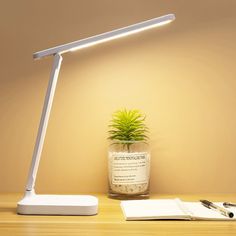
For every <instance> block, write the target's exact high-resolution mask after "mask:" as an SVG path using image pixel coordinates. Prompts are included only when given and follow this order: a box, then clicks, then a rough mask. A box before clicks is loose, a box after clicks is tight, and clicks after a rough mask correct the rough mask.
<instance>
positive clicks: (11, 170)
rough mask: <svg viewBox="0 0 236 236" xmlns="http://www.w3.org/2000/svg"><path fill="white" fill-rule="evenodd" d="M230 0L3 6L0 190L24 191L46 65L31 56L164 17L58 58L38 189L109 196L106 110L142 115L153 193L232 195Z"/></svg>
mask: <svg viewBox="0 0 236 236" xmlns="http://www.w3.org/2000/svg"><path fill="white" fill-rule="evenodd" d="M235 9H236V1H234V0H218V1H215V0H204V1H203V0H202V1H195V0H189V1H184V0H175V1H164V0H163V1H161V0H149V1H147V0H128V1H127V0H119V1H111V0H100V1H94V0H80V1H79V0H76V1H72V0H70V1H62V0H61V1H59V0H51V1H30V0H22V1H13V0H8V1H1V8H0V18H1V20H0V29H1V31H0V33H1V57H0V65H1V70H0V80H1V81H0V94H1V96H0V112H1V113H0V114H1V115H0V131H1V133H0V134H1V135H0V191H1V192H6V191H7V192H23V191H24V188H25V184H26V179H27V175H28V169H29V166H30V162H31V156H32V153H33V148H34V142H35V138H36V134H37V129H38V123H39V119H40V115H41V110H42V106H43V100H44V95H45V91H46V87H47V83H48V79H49V74H50V70H51V65H52V58H47V59H44V60H38V61H34V60H33V59H32V54H33V52H36V51H39V50H43V49H46V48H49V47H53V46H56V45H60V44H63V43H67V42H71V41H75V40H78V39H82V38H85V37H89V36H93V35H96V34H99V33H102V32H106V31H109V30H113V29H116V28H119V27H124V26H127V25H129V24H133V23H136V22H139V21H143V20H147V19H150V18H153V17H157V16H160V15H164V14H167V13H175V14H176V18H177V19H176V21H175V22H174V23H172V24H171V25H168V26H166V27H163V28H159V29H156V30H151V31H149V32H145V33H142V34H139V35H136V36H132V37H128V38H123V39H120V40H117V41H111V42H109V43H105V44H101V45H97V46H96V47H91V48H87V49H85V50H81V51H78V52H75V53H68V54H66V55H64V61H63V65H62V69H61V73H60V77H59V82H58V86H57V91H56V95H55V102H54V105H53V109H52V113H51V118H50V122H49V126H48V132H47V136H46V141H45V147H44V150H43V155H42V159H41V164H40V167H39V172H38V178H37V183H36V190H37V191H38V192H41V193H91V192H106V191H107V159H106V158H107V147H108V141H107V125H108V122H109V120H110V118H111V114H112V112H114V111H115V110H117V109H120V108H124V107H126V108H137V109H140V110H142V111H143V113H145V114H146V115H147V124H148V126H149V128H150V146H151V149H152V165H151V191H152V192H155V193H235V192H236V184H235V181H236V171H235V166H236V145H235V140H236V123H235V121H236V109H235V107H236V92H235V91H236V66H235V61H236V43H235V42H236V11H235Z"/></svg>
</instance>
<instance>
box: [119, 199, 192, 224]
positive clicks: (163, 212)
mask: <svg viewBox="0 0 236 236" xmlns="http://www.w3.org/2000/svg"><path fill="white" fill-rule="evenodd" d="M121 208H122V210H123V213H124V216H125V218H126V220H149V219H185V220H186V219H190V216H189V215H188V214H186V213H185V212H184V211H183V210H182V209H181V208H180V207H179V204H178V202H177V201H176V200H175V199H158V200H128V201H121Z"/></svg>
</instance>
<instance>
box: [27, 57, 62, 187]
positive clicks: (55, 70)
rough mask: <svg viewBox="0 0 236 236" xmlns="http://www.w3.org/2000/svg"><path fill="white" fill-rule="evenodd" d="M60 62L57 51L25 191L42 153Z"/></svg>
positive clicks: (34, 174)
mask: <svg viewBox="0 0 236 236" xmlns="http://www.w3.org/2000/svg"><path fill="white" fill-rule="evenodd" d="M61 62H62V56H61V55H60V54H59V53H57V54H55V55H54V61H53V66H52V71H51V74H50V79H49V82H48V88H47V92H46V96H45V99H44V105H43V111H42V115H41V120H40V124H39V128H38V134H37V138H36V143H35V146H34V152H33V156H32V161H31V167H30V170H29V175H28V180H27V186H26V191H34V185H35V181H36V177H37V172H38V166H39V162H40V158H41V154H42V149H43V144H44V139H45V136H46V130H47V125H48V121H49V116H50V112H51V108H52V103H53V98H54V94H55V90H56V85H57V79H58V75H59V71H60V67H61Z"/></svg>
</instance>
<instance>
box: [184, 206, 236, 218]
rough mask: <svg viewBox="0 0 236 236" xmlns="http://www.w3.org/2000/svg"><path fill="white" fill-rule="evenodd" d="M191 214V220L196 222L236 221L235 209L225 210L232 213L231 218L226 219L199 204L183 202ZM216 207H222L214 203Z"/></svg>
mask: <svg viewBox="0 0 236 236" xmlns="http://www.w3.org/2000/svg"><path fill="white" fill-rule="evenodd" d="M183 204H184V205H185V206H186V208H188V210H189V211H190V212H191V216H192V219H196V220H236V209H235V208H233V207H231V208H227V210H229V211H231V212H233V213H234V217H233V218H229V217H226V216H224V215H222V214H221V213H220V212H218V211H215V210H213V209H209V208H207V207H204V206H203V205H202V204H201V203H200V202H183ZM215 204H216V205H218V206H220V207H223V203H222V202H215Z"/></svg>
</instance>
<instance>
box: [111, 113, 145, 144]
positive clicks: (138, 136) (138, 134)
mask: <svg viewBox="0 0 236 236" xmlns="http://www.w3.org/2000/svg"><path fill="white" fill-rule="evenodd" d="M144 121H145V116H144V115H143V114H141V113H140V111H139V110H126V109H124V110H118V111H116V112H114V114H113V116H112V120H111V122H110V125H109V128H110V130H109V131H108V133H109V137H108V139H110V140H119V141H128V142H134V141H147V139H148V136H147V135H146V134H147V132H148V128H147V127H146V125H145V123H144Z"/></svg>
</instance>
